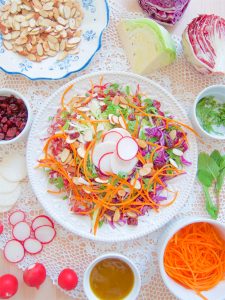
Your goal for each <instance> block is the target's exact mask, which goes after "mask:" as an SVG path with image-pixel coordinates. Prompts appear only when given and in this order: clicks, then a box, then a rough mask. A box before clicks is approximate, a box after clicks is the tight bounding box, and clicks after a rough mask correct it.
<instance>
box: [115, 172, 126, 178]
mask: <svg viewBox="0 0 225 300" xmlns="http://www.w3.org/2000/svg"><path fill="white" fill-rule="evenodd" d="M117 176H118V177H120V178H126V177H127V176H128V173H126V172H119V173H118V174H117Z"/></svg>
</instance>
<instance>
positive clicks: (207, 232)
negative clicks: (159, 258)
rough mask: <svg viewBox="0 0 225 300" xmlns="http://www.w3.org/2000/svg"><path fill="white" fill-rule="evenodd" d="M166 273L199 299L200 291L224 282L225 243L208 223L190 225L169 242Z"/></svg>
mask: <svg viewBox="0 0 225 300" xmlns="http://www.w3.org/2000/svg"><path fill="white" fill-rule="evenodd" d="M164 266H165V270H166V273H167V274H168V276H170V277H171V278H172V279H173V280H175V281H176V282H177V283H179V284H180V285H182V286H184V287H185V288H187V289H192V290H193V291H195V292H196V293H197V295H199V296H200V297H201V298H202V299H206V300H207V297H205V296H204V295H203V294H202V292H204V291H208V290H209V289H211V288H213V287H215V286H216V285H217V284H218V283H219V282H221V281H222V280H224V279H225V277H224V275H225V240H224V238H223V237H222V236H221V234H220V232H219V231H218V230H217V228H216V227H214V226H213V225H212V224H210V223H206V222H199V223H193V224H190V225H188V226H186V227H184V228H182V229H181V230H179V231H178V232H177V233H176V234H175V235H174V236H173V237H172V238H171V239H170V241H169V243H168V245H167V247H166V250H165V254H164Z"/></svg>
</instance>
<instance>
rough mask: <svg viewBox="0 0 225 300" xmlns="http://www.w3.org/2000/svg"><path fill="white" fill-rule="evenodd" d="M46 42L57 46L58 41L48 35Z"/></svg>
mask: <svg viewBox="0 0 225 300" xmlns="http://www.w3.org/2000/svg"><path fill="white" fill-rule="evenodd" d="M48 41H49V42H50V43H52V44H57V43H58V39H57V38H56V37H54V36H52V35H48ZM50 48H51V47H50Z"/></svg>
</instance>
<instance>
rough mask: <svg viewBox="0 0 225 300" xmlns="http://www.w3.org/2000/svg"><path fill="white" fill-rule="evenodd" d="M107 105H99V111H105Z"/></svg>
mask: <svg viewBox="0 0 225 300" xmlns="http://www.w3.org/2000/svg"><path fill="white" fill-rule="evenodd" d="M107 107H108V106H107V105H106V104H105V105H102V106H101V112H103V111H105V110H106V109H107Z"/></svg>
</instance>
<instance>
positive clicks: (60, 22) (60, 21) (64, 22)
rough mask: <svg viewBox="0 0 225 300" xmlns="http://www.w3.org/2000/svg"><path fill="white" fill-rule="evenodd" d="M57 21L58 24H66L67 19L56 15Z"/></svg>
mask: <svg viewBox="0 0 225 300" xmlns="http://www.w3.org/2000/svg"><path fill="white" fill-rule="evenodd" d="M57 21H58V23H59V24H61V25H63V26H65V25H66V24H67V20H65V19H63V18H62V17H58V18H57Z"/></svg>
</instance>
